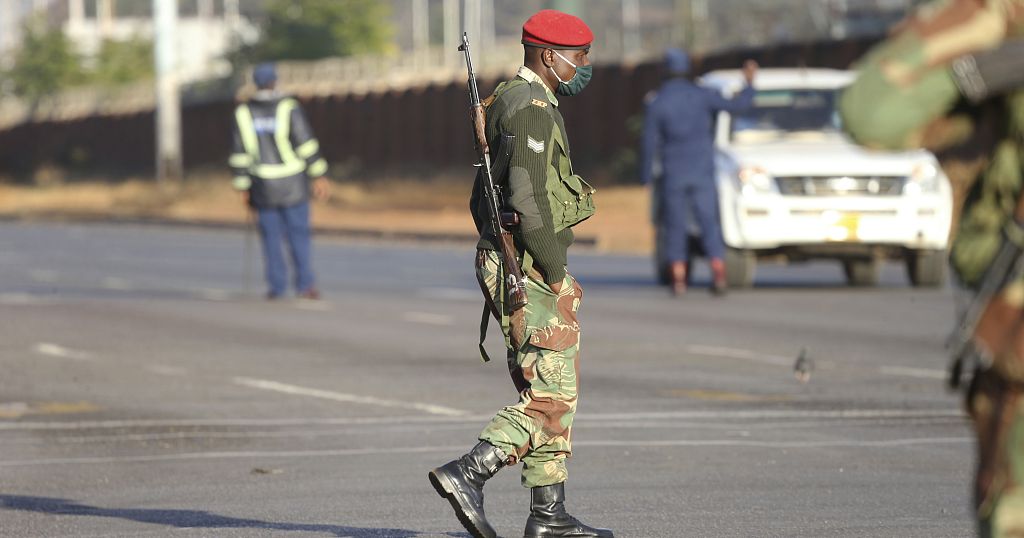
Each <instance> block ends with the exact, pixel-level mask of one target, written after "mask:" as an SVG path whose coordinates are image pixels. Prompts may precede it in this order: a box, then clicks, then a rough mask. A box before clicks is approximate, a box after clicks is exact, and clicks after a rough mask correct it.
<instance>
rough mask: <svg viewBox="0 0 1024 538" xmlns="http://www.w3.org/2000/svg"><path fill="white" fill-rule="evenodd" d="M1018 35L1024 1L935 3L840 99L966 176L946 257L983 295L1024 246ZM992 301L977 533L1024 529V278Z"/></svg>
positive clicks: (872, 141) (902, 144)
mask: <svg viewBox="0 0 1024 538" xmlns="http://www.w3.org/2000/svg"><path fill="white" fill-rule="evenodd" d="M1021 37H1024V0H951V1H945V2H938V3H934V4H930V5H927V6H925V7H924V8H922V9H921V10H920V11H919V12H917V13H916V14H915V15H914V16H913V17H912V18H910V19H908V21H907V22H905V23H904V24H902V25H901V27H900V28H898V29H897V31H896V32H895V33H894V34H893V36H892V37H890V38H889V39H888V40H886V41H885V42H883V43H882V44H881V45H879V46H878V47H877V48H875V50H873V51H872V52H871V53H869V54H868V55H867V56H866V57H865V58H864V60H863V61H862V63H861V65H860V66H859V67H860V69H861V73H860V75H859V77H858V79H857V81H856V82H855V83H854V84H853V85H852V86H851V87H850V88H849V89H848V90H847V91H846V92H845V93H844V95H843V98H842V101H841V104H840V106H841V111H842V114H843V119H844V122H845V125H846V129H847V130H848V132H849V133H850V134H851V135H852V136H853V137H854V138H855V139H856V140H858V141H859V142H861V143H863V144H865V145H868V146H872V147H878V148H885V149H901V148H912V147H927V148H929V149H932V150H935V151H937V152H939V154H940V157H943V161H944V165H943V166H944V167H945V168H946V169H947V172H949V175H950V177H952V178H954V180H960V182H961V183H963V184H964V185H962V186H961V188H959V189H957V190H958V191H959V192H967V196H966V200H965V203H964V207H963V211H962V217H961V219H960V224H959V227H958V230H957V234H956V238H955V241H954V243H953V247H952V251H951V256H950V259H951V263H952V266H953V269H954V270H955V271H956V273H957V275H958V276H959V278H960V280H961V282H962V283H963V284H964V285H965V286H966V287H967V288H969V289H972V290H974V291H976V292H977V291H978V290H979V287H980V284H981V282H982V280H983V279H985V280H989V279H990V278H991V275H986V271H987V270H988V269H989V267H990V266H992V265H993V263H994V260H995V257H996V254H997V252H998V251H1000V250H1001V249H1002V248H1003V247H1004V242H1007V241H1012V242H1016V244H1018V245H1024V203H1022V190H1024V189H1022V187H1024V46H1022V43H1024V42H1022V41H1019V39H1020V38H1021ZM997 267H998V266H997ZM983 300H984V299H983ZM985 304H987V306H986V308H985V309H984V311H983V312H982V314H981V316H980V318H979V320H978V323H977V327H976V328H975V329H974V332H973V333H972V338H971V343H972V345H973V349H975V350H976V356H977V357H978V358H979V361H978V364H979V365H978V366H977V368H976V369H975V371H974V372H973V379H972V381H971V384H970V388H969V390H968V394H967V401H966V405H967V410H968V413H969V414H970V416H971V419H972V421H973V423H974V429H975V432H976V434H977V437H978V467H977V474H976V480H975V504H976V508H977V516H978V520H979V533H980V534H981V535H982V536H986V537H987V536H993V537H1008V536H1024V397H1022V390H1024V281H1013V282H1010V283H1009V284H1007V285H1005V286H1004V287H1002V289H1000V290H999V291H998V292H997V293H996V294H995V295H994V296H993V298H992V299H991V300H990V301H989V302H988V303H985Z"/></svg>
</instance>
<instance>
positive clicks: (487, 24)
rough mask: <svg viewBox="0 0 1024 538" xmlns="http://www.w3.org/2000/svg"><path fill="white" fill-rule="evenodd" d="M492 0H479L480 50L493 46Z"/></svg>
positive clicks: (486, 49) (490, 48) (493, 21)
mask: <svg viewBox="0 0 1024 538" xmlns="http://www.w3.org/2000/svg"><path fill="white" fill-rule="evenodd" d="M495 22H496V21H495V20H494V0H480V44H481V45H483V47H481V50H484V51H488V50H492V49H493V48H494V34H495V29H494V25H495Z"/></svg>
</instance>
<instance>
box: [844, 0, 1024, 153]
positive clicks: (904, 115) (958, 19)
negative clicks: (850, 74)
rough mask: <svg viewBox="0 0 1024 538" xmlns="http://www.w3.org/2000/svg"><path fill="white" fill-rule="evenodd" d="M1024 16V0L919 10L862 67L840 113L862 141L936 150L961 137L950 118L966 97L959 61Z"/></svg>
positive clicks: (950, 1) (997, 39)
mask: <svg viewBox="0 0 1024 538" xmlns="http://www.w3.org/2000/svg"><path fill="white" fill-rule="evenodd" d="M1022 15H1024V0H988V1H987V2H982V1H978V0H947V1H942V2H935V3H932V4H929V5H927V6H925V7H924V8H922V9H920V10H918V12H916V13H915V14H914V15H913V16H912V17H911V18H910V19H908V20H907V21H906V22H904V23H903V24H901V25H900V28H899V29H898V30H897V31H896V32H895V33H894V35H893V36H892V37H890V38H889V39H887V40H885V41H884V42H882V43H881V44H880V45H878V46H877V47H876V48H875V49H874V50H872V51H871V52H869V53H868V54H867V56H865V57H864V59H863V60H861V62H860V63H859V64H858V65H857V66H856V68H857V69H858V70H859V71H860V73H859V75H858V77H857V80H856V81H855V82H854V83H853V84H852V85H851V86H850V87H849V88H847V89H846V91H844V92H843V96H842V98H841V100H840V113H841V114H842V117H843V123H844V126H845V128H846V130H847V132H848V133H849V134H850V135H851V136H852V137H853V138H854V140H856V141H857V142H859V143H861V144H864V145H866V146H871V147H877V148H884V149H903V148H913V147H930V148H932V149H938V148H941V147H944V146H947V145H949V144H952V143H954V142H957V141H958V140H955V138H956V137H957V136H962V135H963V134H964V132H963V130H962V129H955V128H950V126H949V125H948V124H947V123H945V122H943V118H944V116H945V115H946V114H947V113H948V112H949V111H950V110H951V109H952V108H953V106H954V105H956V103H957V102H958V101H959V100H960V92H959V90H958V89H957V86H956V84H955V83H954V81H953V77H952V75H951V66H952V64H953V61H954V60H956V59H957V58H960V57H962V56H964V55H966V54H971V53H974V52H978V51H983V50H988V49H992V48H994V47H996V46H998V45H999V44H1000V43H1001V42H1002V40H1003V39H1005V38H1006V36H1007V34H1008V32H1009V31H1010V25H1011V24H1013V23H1015V21H1017V20H1020V19H1021V18H1022Z"/></svg>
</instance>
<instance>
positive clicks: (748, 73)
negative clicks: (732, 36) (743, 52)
mask: <svg viewBox="0 0 1024 538" xmlns="http://www.w3.org/2000/svg"><path fill="white" fill-rule="evenodd" d="M758 68H760V66H759V65H757V62H756V61H754V60H747V61H745V62H743V78H744V79H746V80H747V84H753V83H754V77H755V76H756V75H757V70H758Z"/></svg>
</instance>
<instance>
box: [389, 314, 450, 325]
mask: <svg viewBox="0 0 1024 538" xmlns="http://www.w3.org/2000/svg"><path fill="white" fill-rule="evenodd" d="M402 319H404V320H405V321H408V322H411V323H423V324H425V325H441V326H446V325H452V324H453V323H454V321H455V320H454V319H452V317H451V316H446V315H444V314H431V313H429V312H404V313H403V314H402Z"/></svg>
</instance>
